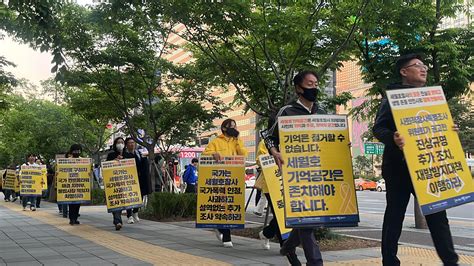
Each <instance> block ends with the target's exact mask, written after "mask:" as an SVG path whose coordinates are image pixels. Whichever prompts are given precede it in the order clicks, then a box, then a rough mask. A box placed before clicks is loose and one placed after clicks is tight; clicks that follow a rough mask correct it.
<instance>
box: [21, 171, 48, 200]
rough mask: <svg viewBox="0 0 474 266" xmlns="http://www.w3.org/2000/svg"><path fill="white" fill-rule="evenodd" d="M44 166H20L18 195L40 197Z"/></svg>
mask: <svg viewBox="0 0 474 266" xmlns="http://www.w3.org/2000/svg"><path fill="white" fill-rule="evenodd" d="M45 168H46V166H45V165H42V166H40V165H22V166H21V170H20V195H21V196H41V194H42V192H43V185H42V184H41V183H42V182H43V169H45Z"/></svg>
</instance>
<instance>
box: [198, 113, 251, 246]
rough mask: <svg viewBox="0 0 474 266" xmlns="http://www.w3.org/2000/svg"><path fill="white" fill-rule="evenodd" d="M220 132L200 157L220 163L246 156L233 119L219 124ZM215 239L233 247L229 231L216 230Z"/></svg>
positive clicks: (245, 150)
mask: <svg viewBox="0 0 474 266" xmlns="http://www.w3.org/2000/svg"><path fill="white" fill-rule="evenodd" d="M221 132H222V134H221V135H219V136H218V137H217V138H215V139H213V140H212V141H211V142H209V144H208V145H207V147H206V149H204V151H203V153H202V155H212V156H213V157H214V159H215V160H216V161H221V160H222V157H225V156H235V155H242V156H244V157H245V156H247V153H248V152H247V149H245V147H244V143H243V142H242V139H240V138H239V131H237V123H236V122H235V120H234V119H230V118H229V119H226V120H224V121H223V122H222V124H221ZM216 237H217V239H218V240H219V241H222V243H223V246H224V247H228V248H231V247H233V244H232V238H231V236H230V229H218V230H216Z"/></svg>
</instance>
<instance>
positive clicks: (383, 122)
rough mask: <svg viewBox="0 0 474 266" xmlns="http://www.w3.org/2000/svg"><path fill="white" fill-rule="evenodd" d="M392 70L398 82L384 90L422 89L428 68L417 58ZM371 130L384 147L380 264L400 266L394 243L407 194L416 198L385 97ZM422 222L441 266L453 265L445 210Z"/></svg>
mask: <svg viewBox="0 0 474 266" xmlns="http://www.w3.org/2000/svg"><path fill="white" fill-rule="evenodd" d="M396 68H397V74H398V75H399V76H400V77H401V81H402V82H401V83H399V84H393V85H390V86H389V87H388V88H387V90H390V89H403V88H417V87H424V86H425V84H426V79H427V75H428V66H426V65H425V64H424V63H423V61H422V57H421V56H420V55H417V54H408V55H403V56H400V57H399V58H398V60H397V62H396ZM372 131H373V133H374V136H375V137H376V138H377V139H378V140H380V141H381V142H383V143H384V144H385V150H384V153H383V162H382V175H383V177H384V179H385V185H386V190H387V194H386V199H387V207H386V209H385V215H384V220H383V228H382V262H383V265H400V260H399V259H398V258H397V251H398V240H399V238H400V235H401V232H402V227H403V220H404V218H405V212H406V208H407V205H408V202H409V200H410V194H413V195H414V196H415V197H416V195H415V192H414V188H413V183H412V181H411V178H410V173H409V171H408V166H407V162H406V161H405V158H404V156H403V152H402V150H403V147H404V144H405V140H404V136H402V135H401V134H400V133H399V132H398V131H397V128H396V126H395V121H394V119H393V116H392V111H391V109H390V105H389V102H388V100H387V98H386V97H384V99H382V103H381V105H380V109H379V110H378V113H377V116H376V118H375V123H374V127H373V129H372ZM426 222H427V224H428V227H429V229H430V233H431V237H432V239H433V243H434V246H435V248H436V252H437V253H438V255H439V257H440V258H441V260H442V261H443V263H444V265H457V262H458V255H457V254H456V252H455V250H454V246H453V239H452V237H451V231H450V228H449V224H448V219H447V217H446V211H445V210H443V211H440V212H437V213H434V214H430V215H426Z"/></svg>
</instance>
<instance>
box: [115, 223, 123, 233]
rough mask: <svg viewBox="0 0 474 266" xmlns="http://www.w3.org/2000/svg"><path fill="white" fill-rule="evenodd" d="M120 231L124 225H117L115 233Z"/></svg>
mask: <svg viewBox="0 0 474 266" xmlns="http://www.w3.org/2000/svg"><path fill="white" fill-rule="evenodd" d="M120 229H122V224H120V223H119V224H116V225H115V231H120Z"/></svg>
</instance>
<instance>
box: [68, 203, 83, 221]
mask: <svg viewBox="0 0 474 266" xmlns="http://www.w3.org/2000/svg"><path fill="white" fill-rule="evenodd" d="M68 205H69V221H71V222H75V221H77V218H78V217H79V209H80V208H81V204H68Z"/></svg>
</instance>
